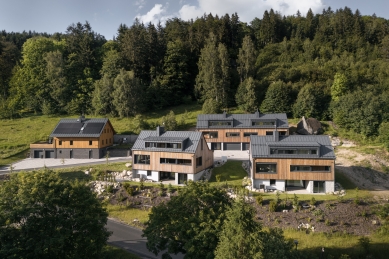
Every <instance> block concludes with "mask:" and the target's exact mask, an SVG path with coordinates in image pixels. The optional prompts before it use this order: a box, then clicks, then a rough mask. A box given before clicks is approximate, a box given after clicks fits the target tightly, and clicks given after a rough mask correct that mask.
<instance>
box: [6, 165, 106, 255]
mask: <svg viewBox="0 0 389 259" xmlns="http://www.w3.org/2000/svg"><path fill="white" fill-rule="evenodd" d="M107 215H108V214H107V212H106V210H105V209H103V208H102V206H101V203H100V201H98V200H97V198H96V196H95V194H94V193H92V191H91V190H90V189H89V187H88V186H86V185H85V184H84V183H80V182H67V181H65V180H62V179H61V178H60V177H59V175H58V173H55V172H52V171H48V170H45V171H38V172H29V173H17V174H13V175H11V178H10V179H9V180H7V181H3V182H2V183H1V184H0V226H1V227H0V257H1V258H99V255H100V253H101V251H102V248H103V246H104V245H105V244H106V241H107V239H108V236H109V233H108V232H107V230H106V229H105V225H106V223H107Z"/></svg>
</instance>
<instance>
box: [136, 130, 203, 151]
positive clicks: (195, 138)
mask: <svg viewBox="0 0 389 259" xmlns="http://www.w3.org/2000/svg"><path fill="white" fill-rule="evenodd" d="M200 140H201V132H197V131H166V132H164V133H162V134H161V135H160V136H158V133H157V131H155V130H142V131H141V133H140V134H139V136H138V138H137V139H136V141H135V143H134V145H133V147H132V150H147V151H152V152H155V151H158V152H183V153H195V152H196V149H197V147H198V145H199V142H200ZM148 141H152V142H164V143H178V142H180V143H182V145H183V146H182V148H181V149H175V148H156V147H152V148H146V147H145V142H148Z"/></svg>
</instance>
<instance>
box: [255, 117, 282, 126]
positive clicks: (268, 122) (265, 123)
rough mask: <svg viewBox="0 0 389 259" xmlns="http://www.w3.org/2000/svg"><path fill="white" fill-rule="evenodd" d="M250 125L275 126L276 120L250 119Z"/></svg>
mask: <svg viewBox="0 0 389 259" xmlns="http://www.w3.org/2000/svg"><path fill="white" fill-rule="evenodd" d="M250 126H252V127H261V128H276V127H277V120H276V119H273V120H269V119H259V118H258V119H257V118H255V119H250Z"/></svg>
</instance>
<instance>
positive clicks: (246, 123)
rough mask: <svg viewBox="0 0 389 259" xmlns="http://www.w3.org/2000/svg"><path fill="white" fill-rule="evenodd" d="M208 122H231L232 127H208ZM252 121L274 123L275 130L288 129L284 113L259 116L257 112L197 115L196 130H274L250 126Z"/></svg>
mask: <svg viewBox="0 0 389 259" xmlns="http://www.w3.org/2000/svg"><path fill="white" fill-rule="evenodd" d="M209 121H231V122H232V126H209ZM253 121H259V122H273V121H275V122H276V127H277V128H282V129H287V128H289V124H288V118H287V117H286V114H285V113H272V114H261V113H259V112H256V113H251V114H226V113H223V114H199V115H198V116H197V125H196V128H197V129H208V128H209V129H212V128H269V129H274V128H275V126H272V125H255V126H253V125H252V122H253Z"/></svg>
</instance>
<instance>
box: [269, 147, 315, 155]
mask: <svg viewBox="0 0 389 259" xmlns="http://www.w3.org/2000/svg"><path fill="white" fill-rule="evenodd" d="M270 154H272V155H274V154H282V155H316V154H317V150H316V149H286V148H271V149H270Z"/></svg>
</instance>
